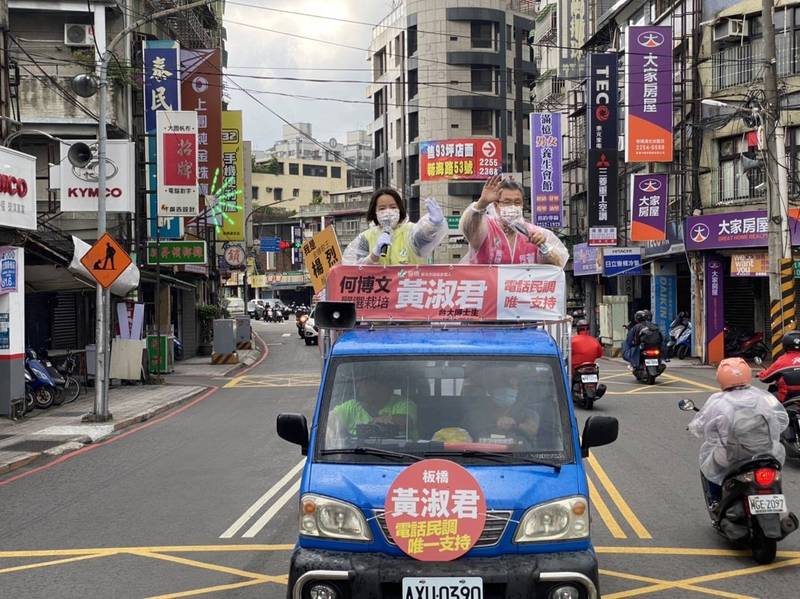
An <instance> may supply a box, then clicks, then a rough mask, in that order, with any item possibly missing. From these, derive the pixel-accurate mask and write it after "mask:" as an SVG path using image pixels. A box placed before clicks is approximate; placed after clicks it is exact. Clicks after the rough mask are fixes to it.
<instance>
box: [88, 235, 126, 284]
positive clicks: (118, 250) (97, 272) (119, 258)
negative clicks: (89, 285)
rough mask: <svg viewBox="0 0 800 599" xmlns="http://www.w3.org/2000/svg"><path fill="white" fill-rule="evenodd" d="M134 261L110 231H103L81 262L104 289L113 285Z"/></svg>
mask: <svg viewBox="0 0 800 599" xmlns="http://www.w3.org/2000/svg"><path fill="white" fill-rule="evenodd" d="M132 263H133V260H131V257H130V256H128V254H127V252H126V251H125V250H123V249H122V246H121V245H120V244H118V243H117V242H116V241H114V238H113V237H111V235H109V234H108V233H103V236H102V237H101V238H100V239H98V240H97V242H95V244H94V245H93V246H92V247H91V249H90V250H89V251H88V252H86V254H84V256H83V258H81V264H83V265H84V266H85V267H86V270H88V271H89V272H90V273H91V275H92V276H93V277H94V280H95V281H97V282H98V283H100V285H101V286H102V287H103V288H104V289H108V288H109V287H111V285H112V284H113V283H114V281H116V280H117V279H118V278H119V276H120V275H121V274H122V273H123V272H124V271H125V269H126V268H128V267H129V266H130V265H131V264H132Z"/></svg>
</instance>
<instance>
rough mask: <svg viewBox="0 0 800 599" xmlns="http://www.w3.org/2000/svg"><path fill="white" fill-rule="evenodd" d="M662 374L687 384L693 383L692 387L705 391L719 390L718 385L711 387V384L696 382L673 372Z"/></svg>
mask: <svg viewBox="0 0 800 599" xmlns="http://www.w3.org/2000/svg"><path fill="white" fill-rule="evenodd" d="M663 376H665V377H666V378H668V379H673V380H675V381H680V382H682V383H688V384H689V385H693V386H694V387H698V388H700V389H705V390H707V391H719V387H713V386H711V385H706V384H705V383H698V382H697V381H693V380H691V379H685V378H683V377H682V376H676V375H674V374H664V375H663Z"/></svg>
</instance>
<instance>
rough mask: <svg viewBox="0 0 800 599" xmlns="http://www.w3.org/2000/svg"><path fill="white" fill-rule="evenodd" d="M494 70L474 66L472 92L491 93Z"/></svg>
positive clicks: (471, 69) (471, 72) (483, 66)
mask: <svg viewBox="0 0 800 599" xmlns="http://www.w3.org/2000/svg"><path fill="white" fill-rule="evenodd" d="M493 71H494V69H493V68H492V67H490V66H486V65H472V67H471V68H470V74H471V78H472V91H474V92H490V91H492V78H493V77H492V75H493Z"/></svg>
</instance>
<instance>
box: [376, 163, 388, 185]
mask: <svg viewBox="0 0 800 599" xmlns="http://www.w3.org/2000/svg"><path fill="white" fill-rule="evenodd" d="M384 185H386V175H385V173H384V170H383V169H382V168H378V169H375V187H376V188H378V187H383V186H384Z"/></svg>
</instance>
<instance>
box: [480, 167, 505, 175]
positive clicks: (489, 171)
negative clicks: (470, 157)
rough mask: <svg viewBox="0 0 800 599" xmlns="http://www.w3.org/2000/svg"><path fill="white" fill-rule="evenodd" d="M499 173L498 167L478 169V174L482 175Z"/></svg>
mask: <svg viewBox="0 0 800 599" xmlns="http://www.w3.org/2000/svg"><path fill="white" fill-rule="evenodd" d="M499 174H500V167H497V166H496V167H492V168H489V167H481V168H479V169H478V175H480V176H483V177H492V176H494V175H499Z"/></svg>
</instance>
